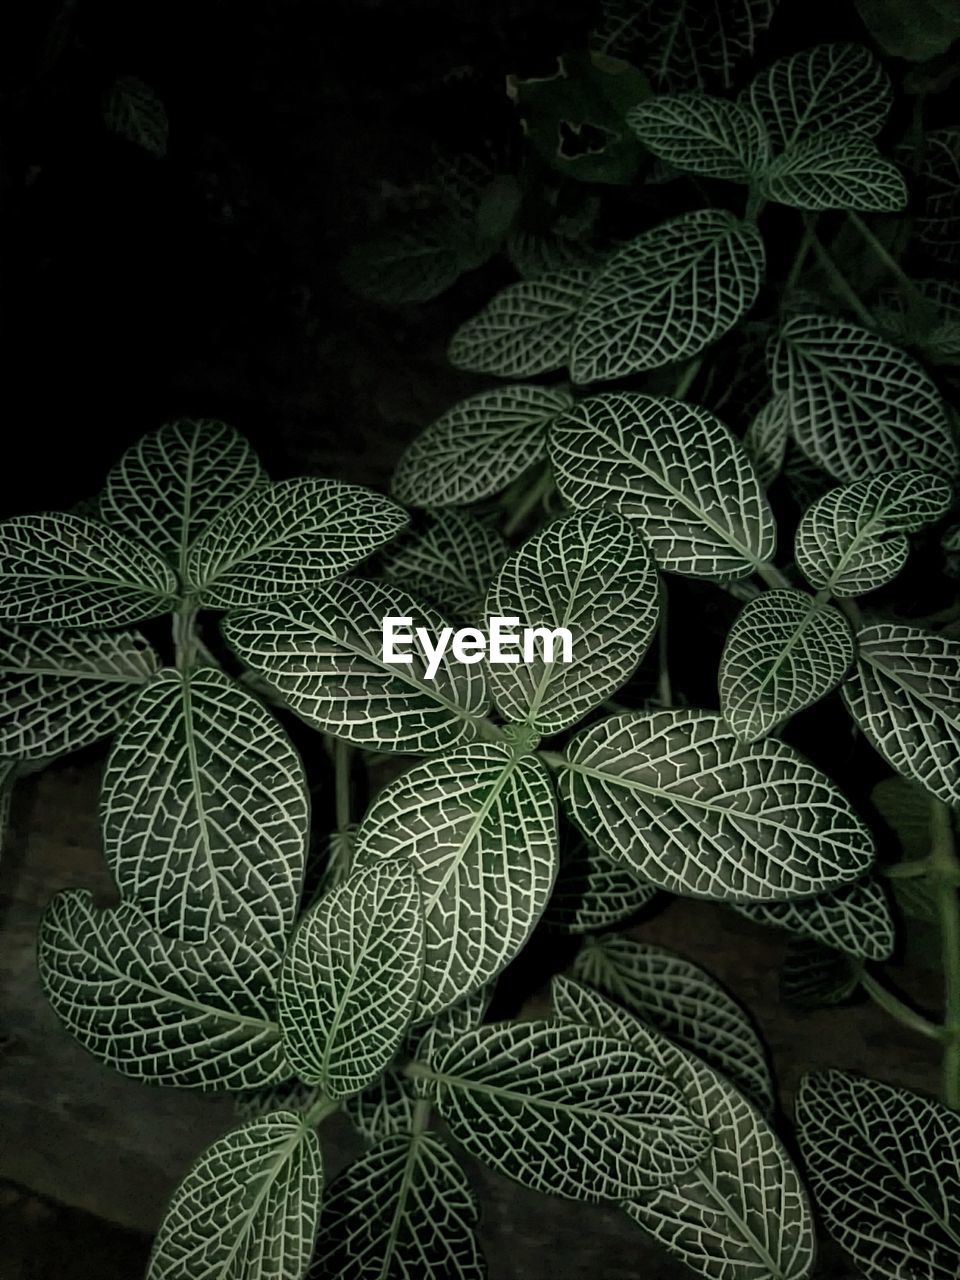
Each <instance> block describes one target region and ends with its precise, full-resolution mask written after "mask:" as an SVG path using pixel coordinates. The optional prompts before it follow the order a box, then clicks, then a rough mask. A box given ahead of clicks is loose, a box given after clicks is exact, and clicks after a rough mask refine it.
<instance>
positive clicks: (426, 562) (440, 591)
mask: <svg viewBox="0 0 960 1280" xmlns="http://www.w3.org/2000/svg"><path fill="white" fill-rule="evenodd" d="M508 554H509V547H508V546H507V543H506V541H505V539H504V538H503V536H502V535H501V534H500V533H498V532H497V530H496V529H491V528H490V526H489V525H487V524H484V523H483V521H482V520H478V519H477V518H476V517H475V516H471V515H470V514H469V513H468V512H466V511H438V512H437V513H436V514H435V515H432V516H430V519H429V523H427V525H426V526H425V527H424V528H423V529H417V530H412V531H411V532H409V533H406V534H404V535H403V537H401V538H400V539H399V540H398V541H397V542H395V543H393V545H392V546H391V547H390V548H389V549H388V550H387V551H386V552H385V553H384V554H383V556H381V558H380V564H379V568H380V573H381V574H382V576H383V577H384V578H387V579H388V580H389V581H390V582H398V583H399V584H400V585H401V586H402V587H405V588H406V589H407V590H408V591H412V592H413V594H414V595H416V596H418V597H420V598H421V599H423V600H427V601H428V602H429V603H430V604H432V605H434V606H435V608H437V609H439V610H440V611H441V612H442V613H443V614H444V615H446V616H448V617H451V618H458V619H463V620H464V621H471V622H472V621H476V620H477V619H479V618H480V616H481V614H482V612H483V602H484V599H485V597H486V594H487V589H488V587H489V586H490V583H491V582H492V581H493V579H494V578H495V577H496V575H497V571H498V570H499V568H500V566H501V565H502V564H503V562H504V561H505V560H506V558H507V555H508Z"/></svg>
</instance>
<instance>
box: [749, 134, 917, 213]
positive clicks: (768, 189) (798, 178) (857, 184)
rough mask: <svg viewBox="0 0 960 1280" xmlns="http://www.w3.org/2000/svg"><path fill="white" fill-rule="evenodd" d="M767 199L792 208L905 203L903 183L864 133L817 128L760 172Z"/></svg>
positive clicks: (873, 209) (889, 208) (878, 207)
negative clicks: (857, 133)
mask: <svg viewBox="0 0 960 1280" xmlns="http://www.w3.org/2000/svg"><path fill="white" fill-rule="evenodd" d="M762 190H763V194H764V195H765V196H766V198H767V199H768V200H775V201H776V202H777V203H778V204H786V205H789V206H790V207H791V208H793V209H807V210H811V211H814V212H818V211H820V210H823V209H859V210H860V211H862V212H866V213H896V212H897V211H898V210H900V209H903V208H905V207H906V204H907V184H906V183H905V182H904V180H903V177H902V175H901V173H900V170H899V169H898V168H897V166H896V165H895V164H893V163H892V161H890V160H886V159H884V157H883V156H882V155H881V154H880V152H879V151H878V150H877V148H876V147H875V146H874V144H873V143H872V142H871V141H870V139H869V138H864V137H858V136H857V135H856V134H847V133H839V132H837V133H818V134H815V135H814V136H813V137H809V138H803V139H801V140H800V141H798V142H796V143H794V144H792V145H791V146H789V147H788V148H787V149H786V151H784V152H783V154H782V155H779V156H777V158H776V159H775V160H774V161H773V163H772V164H771V165H770V166H769V168H768V169H767V171H766V173H765V174H764V175H763V185H762Z"/></svg>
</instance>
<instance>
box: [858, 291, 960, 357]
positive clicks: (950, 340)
mask: <svg viewBox="0 0 960 1280" xmlns="http://www.w3.org/2000/svg"><path fill="white" fill-rule="evenodd" d="M912 284H913V290H912V291H911V294H906V293H905V291H902V290H900V289H888V290H884V292H883V293H881V295H880V297H879V299H878V305H876V306H875V307H874V309H873V317H874V320H875V322H876V324H877V326H878V328H880V329H882V331H883V333H884V335H885V336H886V337H888V338H890V339H891V340H892V341H893V342H897V343H900V344H901V345H902V346H905V347H916V349H917V350H918V351H919V352H920V354H921V355H922V356H923V357H924V359H925V360H927V361H928V362H929V363H930V364H948V365H949V364H957V363H958V362H960V288H958V287H957V285H955V284H951V283H950V282H949V281H948V280H938V279H936V278H928V279H924V280H914V281H912Z"/></svg>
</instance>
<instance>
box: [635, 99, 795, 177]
mask: <svg viewBox="0 0 960 1280" xmlns="http://www.w3.org/2000/svg"><path fill="white" fill-rule="evenodd" d="M627 124H628V125H629V126H630V128H631V129H632V130H633V132H634V133H635V134H636V136H637V137H638V138H639V139H640V141H641V142H642V143H643V145H644V146H645V147H646V148H647V150H648V151H650V152H651V153H652V154H653V155H655V156H656V157H657V158H658V159H660V160H664V161H666V163H667V164H670V165H673V167H674V168H676V169H682V170H685V171H686V172H687V173H698V174H702V175H703V176H704V177H705V178H724V179H726V180H728V181H730V182H750V181H751V180H752V178H753V176H754V175H755V174H757V173H759V172H762V171H763V170H764V169H765V167H766V165H767V163H768V161H769V157H770V144H769V143H768V141H767V135H766V130H765V129H764V127H763V124H762V123H761V121H760V120H759V119H758V117H757V116H756V115H755V114H754V113H753V112H752V111H749V110H747V108H745V107H743V106H741V105H740V104H739V103H738V102H729V101H727V100H726V99H724V98H714V97H710V96H709V95H707V94H701V93H679V94H665V95H661V96H660V97H656V98H653V99H652V100H650V101H649V102H642V103H640V104H639V105H638V106H636V107H632V108H631V109H630V111H628V112H627Z"/></svg>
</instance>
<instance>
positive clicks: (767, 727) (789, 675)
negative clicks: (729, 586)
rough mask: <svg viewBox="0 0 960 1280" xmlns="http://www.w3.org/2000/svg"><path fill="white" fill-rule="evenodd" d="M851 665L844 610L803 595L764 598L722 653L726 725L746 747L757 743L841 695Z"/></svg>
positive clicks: (748, 610) (743, 615) (745, 612)
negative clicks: (837, 693)
mask: <svg viewBox="0 0 960 1280" xmlns="http://www.w3.org/2000/svg"><path fill="white" fill-rule="evenodd" d="M852 662H853V635H852V633H851V631H850V626H849V624H848V622H847V620H846V618H845V617H844V616H843V614H842V613H841V612H840V610H839V609H834V608H833V607H832V606H831V605H828V604H824V603H823V602H822V601H818V600H815V599H814V598H813V596H809V595H807V594H806V592H804V591H788V590H777V591H765V592H764V593H763V595H762V596H758V597H757V599H756V600H751V601H750V603H749V604H747V605H745V606H744V608H743V609H742V610H741V611H740V614H739V616H738V617H737V620H736V622H735V623H734V624H733V626H732V627H731V628H730V631H729V633H728V635H727V639H726V643H725V644H724V646H723V657H722V658H721V659H720V674H719V679H718V684H719V689H720V707H721V709H722V711H723V717H724V719H725V720H726V722H727V724H728V725H729V726H730V728H731V729H732V730H733V732H734V734H735V735H736V737H737V738H738V739H739V741H740V742H757V741H759V740H760V739H761V738H765V737H766V736H767V734H768V733H772V732H773V730H774V729H776V728H777V727H778V726H779V725H782V724H783V723H784V722H785V721H786V720H789V719H790V717H791V716H792V715H794V714H796V712H798V711H802V710H803V709H804V707H809V706H811V705H812V704H813V703H814V702H817V701H818V700H819V699H820V698H822V697H824V696H825V695H826V694H828V693H829V692H830V691H831V689H835V688H836V686H837V685H838V684H839V683H840V681H841V680H842V679H843V677H844V675H845V674H846V672H847V670H848V668H849V667H850V664H851V663H852Z"/></svg>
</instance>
